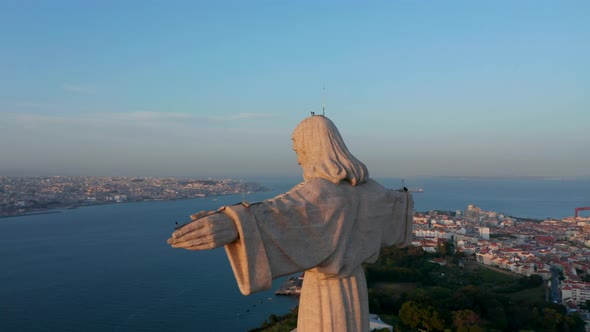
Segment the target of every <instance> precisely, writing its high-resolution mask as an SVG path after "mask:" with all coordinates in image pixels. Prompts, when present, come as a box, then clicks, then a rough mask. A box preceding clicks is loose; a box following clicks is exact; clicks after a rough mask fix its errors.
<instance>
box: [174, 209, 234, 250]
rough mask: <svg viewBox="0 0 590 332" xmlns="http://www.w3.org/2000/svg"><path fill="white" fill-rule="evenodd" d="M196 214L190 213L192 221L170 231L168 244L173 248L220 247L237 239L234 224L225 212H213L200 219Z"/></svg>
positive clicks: (197, 248) (202, 248) (201, 248)
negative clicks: (172, 231) (170, 235)
mask: <svg viewBox="0 0 590 332" xmlns="http://www.w3.org/2000/svg"><path fill="white" fill-rule="evenodd" d="M198 215H199V214H196V215H192V216H191V219H192V220H194V221H193V222H191V223H189V224H187V225H185V226H183V227H182V228H179V229H178V230H176V231H175V232H174V233H172V237H171V238H169V239H168V244H169V245H171V246H172V247H174V248H184V249H188V250H205V249H214V248H217V247H221V246H224V245H226V244H229V243H232V242H234V241H235V240H237V238H238V230H237V229H236V225H235V224H234V221H233V220H232V219H231V218H230V217H228V216H227V215H226V214H225V213H215V214H211V215H208V216H205V217H202V218H200V219H198V217H197V216H198ZM203 215H206V213H205V214H203ZM195 219H196V220H195Z"/></svg>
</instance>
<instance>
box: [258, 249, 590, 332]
mask: <svg viewBox="0 0 590 332" xmlns="http://www.w3.org/2000/svg"><path fill="white" fill-rule="evenodd" d="M453 251H454V248H453V247H452V244H450V243H448V244H445V245H443V246H441V247H440V248H439V252H438V253H437V254H428V253H426V252H424V251H422V249H421V248H418V247H409V248H403V249H400V248H396V247H390V248H383V250H382V252H381V255H380V257H379V260H378V261H377V262H376V263H375V264H370V265H366V266H365V270H366V275H367V283H368V285H369V307H370V312H371V313H376V314H379V315H380V316H381V318H382V319H383V320H384V321H385V322H387V323H388V324H390V325H392V326H394V327H395V329H396V330H397V331H415V330H423V331H445V330H448V331H521V330H534V331H584V322H583V321H582V320H581V319H580V318H579V317H578V316H577V315H575V314H567V313H566V309H565V307H564V306H562V305H557V304H553V303H551V302H547V301H545V296H546V294H545V293H546V287H545V285H544V282H543V279H542V278H541V277H540V276H538V275H532V276H530V277H522V276H517V275H513V274H510V273H508V272H505V271H496V270H493V269H489V268H486V267H483V266H480V265H479V264H477V263H475V262H473V261H471V260H468V259H466V257H463V256H462V255H461V254H458V255H455V254H452V253H453ZM435 258H437V259H438V262H433V260H434V259H435ZM295 315H296V312H294V313H292V314H289V315H285V316H283V317H276V316H274V317H271V318H269V320H268V321H267V322H265V325H264V326H263V327H264V328H268V329H260V330H264V331H277V332H278V331H290V330H292V329H293V328H294V327H295V324H296V318H295ZM286 322H290V323H288V324H285V323H286ZM282 324H285V325H282Z"/></svg>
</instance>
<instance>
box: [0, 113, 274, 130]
mask: <svg viewBox="0 0 590 332" xmlns="http://www.w3.org/2000/svg"><path fill="white" fill-rule="evenodd" d="M273 117H276V116H275V115H273V114H264V113H239V114H227V115H224V116H218V117H214V116H202V115H195V114H192V113H183V112H152V111H134V112H109V113H92V114H66V115H43V114H34V113H23V112H19V113H13V114H11V115H8V117H6V118H5V119H4V120H7V121H8V120H9V118H12V120H11V121H10V122H12V123H13V124H15V125H17V126H19V127H22V128H43V127H53V128H72V127H76V128H88V129H100V128H111V129H114V128H162V129H165V128H167V129H170V130H175V129H178V130H182V129H187V128H189V127H202V126H203V125H207V124H212V123H214V122H229V121H238V122H239V121H242V120H252V119H262V118H273ZM1 122H3V121H0V123H1Z"/></svg>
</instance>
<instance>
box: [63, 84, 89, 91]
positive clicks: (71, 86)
mask: <svg viewBox="0 0 590 332" xmlns="http://www.w3.org/2000/svg"><path fill="white" fill-rule="evenodd" d="M61 88H62V89H63V90H65V91H70V92H76V93H96V89H95V88H93V87H89V86H83V85H79V84H70V83H64V84H62V86H61Z"/></svg>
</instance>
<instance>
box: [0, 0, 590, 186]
mask: <svg viewBox="0 0 590 332" xmlns="http://www.w3.org/2000/svg"><path fill="white" fill-rule="evenodd" d="M588 17H590V3H588V2H586V1H568V2H560V1H518V2H513V1H494V2H483V1H449V2H430V3H424V2H413V1H378V2H372V3H370V4H360V3H350V2H349V3H341V2H335V1H330V2H322V3H316V2H312V1H301V2H300V1H298V2H271V1H247V2H238V1H235V2H231V1H222V2H191V1H175V2H166V3H164V2H117V1H101V2H76V1H37V2H26V1H18V2H16V1H14V2H2V3H0V29H2V31H4V33H3V34H2V35H1V36H0V45H2V52H0V72H1V73H2V79H1V80H0V156H1V157H0V176H38V175H106V176H121V175H122V176H214V177H219V176H228V177H231V176H264V175H271V176H291V175H292V176H298V175H300V174H301V171H300V169H299V168H298V165H297V159H296V156H295V153H294V152H293V151H292V148H291V133H292V130H293V129H294V128H295V126H296V125H297V124H298V123H299V121H301V120H302V119H303V118H305V117H306V116H308V115H309V114H310V112H312V111H313V112H316V114H321V112H322V104H324V103H325V107H326V116H328V117H329V118H331V119H332V120H333V121H334V122H335V124H336V125H337V126H338V128H339V129H340V132H341V133H342V135H343V137H344V140H345V141H346V143H347V145H348V147H349V148H350V150H351V151H352V153H353V154H355V155H356V156H357V157H358V158H359V159H360V160H362V161H363V162H365V163H366V164H367V166H368V168H369V170H370V172H371V174H372V176H375V177H413V176H546V177H588V176H590V154H588V153H587V148H588V146H589V145H590V138H589V137H590V135H588V128H589V126H590V99H589V97H588V96H590V91H589V87H590V62H589V61H588V59H590V21H589V20H588ZM323 87H325V91H324V88H323Z"/></svg>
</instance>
